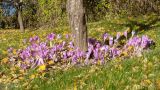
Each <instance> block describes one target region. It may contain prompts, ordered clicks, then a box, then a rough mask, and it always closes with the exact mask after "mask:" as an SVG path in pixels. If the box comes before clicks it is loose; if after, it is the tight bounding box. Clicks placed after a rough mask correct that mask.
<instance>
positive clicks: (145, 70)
mask: <svg viewBox="0 0 160 90" xmlns="http://www.w3.org/2000/svg"><path fill="white" fill-rule="evenodd" d="M118 20H119V19H115V20H103V21H99V22H95V23H89V24H88V29H89V36H90V37H96V38H99V37H100V36H101V35H102V34H103V33H104V32H109V33H111V34H114V33H115V32H117V31H123V30H125V29H126V28H127V27H126V26H123V25H116V24H113V23H115V22H121V23H123V22H125V20H120V21H118ZM137 20H139V19H137ZM140 20H141V19H140ZM140 20H139V21H140ZM140 22H142V23H143V20H142V21H140ZM155 25H160V23H159V22H157V23H156V24H155ZM4 32H6V33H4ZM50 32H56V33H64V34H65V33H67V32H69V30H68V27H60V28H56V29H53V30H37V31H27V33H25V34H21V33H19V32H15V31H0V35H2V36H3V37H1V38H0V40H1V41H0V49H1V51H0V53H1V54H2V53H3V51H5V50H6V49H7V48H8V47H9V46H13V47H15V48H19V47H23V45H21V41H22V40H23V39H24V38H27V39H28V38H29V37H30V36H32V35H34V34H36V35H39V36H40V37H41V38H42V39H43V38H44V37H45V36H46V35H47V34H48V33H50ZM142 34H146V35H148V36H149V37H150V38H152V39H153V40H154V41H155V42H156V47H155V48H152V49H151V50H149V51H147V52H145V53H144V54H143V56H142V57H131V58H129V59H125V60H113V61H111V62H109V63H107V64H105V65H102V66H98V65H94V66H85V67H78V66H77V67H71V68H65V69H55V70H50V71H49V72H46V73H45V75H44V77H37V78H34V79H32V80H30V79H29V78H28V77H29V76H30V75H32V74H34V73H35V72H34V71H31V72H30V73H29V74H28V75H26V77H24V78H25V79H24V80H21V81H20V82H19V83H12V84H1V85H0V89H1V87H2V89H3V88H8V89H15V90H17V89H20V90H23V89H33V90H38V89H39V90H72V89H75V90H76V89H78V90H139V89H142V90H158V89H160V72H159V70H160V27H159V26H157V27H154V28H150V29H147V30H144V31H142V32H140V33H139V35H142ZM4 56H5V55H3V56H2V57H4ZM0 70H1V71H5V70H7V69H5V66H1V69H0ZM5 72H9V70H8V71H5Z"/></svg>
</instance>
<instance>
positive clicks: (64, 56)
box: [62, 51, 68, 59]
mask: <svg viewBox="0 0 160 90" xmlns="http://www.w3.org/2000/svg"><path fill="white" fill-rule="evenodd" d="M62 58H63V59H67V58H68V57H67V51H64V52H63V57H62Z"/></svg>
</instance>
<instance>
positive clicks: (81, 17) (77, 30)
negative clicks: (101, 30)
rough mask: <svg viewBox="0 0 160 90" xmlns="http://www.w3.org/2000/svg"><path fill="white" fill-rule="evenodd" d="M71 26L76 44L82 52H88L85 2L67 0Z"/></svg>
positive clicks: (81, 0)
mask: <svg viewBox="0 0 160 90" xmlns="http://www.w3.org/2000/svg"><path fill="white" fill-rule="evenodd" d="M67 11H68V16H69V24H70V28H71V30H72V35H73V39H74V44H75V46H76V47H78V48H80V49H81V50H82V51H87V49H88V43H87V26H86V18H85V7H84V1H83V0H67Z"/></svg>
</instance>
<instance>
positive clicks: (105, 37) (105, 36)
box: [103, 33, 109, 41]
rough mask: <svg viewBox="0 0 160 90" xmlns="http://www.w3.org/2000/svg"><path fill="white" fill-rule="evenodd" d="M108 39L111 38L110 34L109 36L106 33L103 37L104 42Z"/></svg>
mask: <svg viewBox="0 0 160 90" xmlns="http://www.w3.org/2000/svg"><path fill="white" fill-rule="evenodd" d="M108 37H109V34H108V33H105V34H104V35H103V40H104V41H105V40H106V39H107V38H108Z"/></svg>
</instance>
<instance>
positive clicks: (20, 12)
mask: <svg viewBox="0 0 160 90" xmlns="http://www.w3.org/2000/svg"><path fill="white" fill-rule="evenodd" d="M21 4H22V0H19V3H18V9H17V10H18V23H19V27H20V31H21V32H25V30H24V26H23V19H22V5H21Z"/></svg>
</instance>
